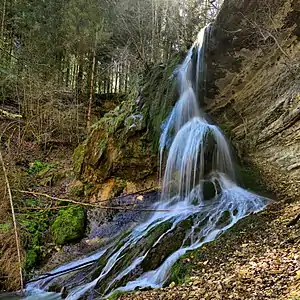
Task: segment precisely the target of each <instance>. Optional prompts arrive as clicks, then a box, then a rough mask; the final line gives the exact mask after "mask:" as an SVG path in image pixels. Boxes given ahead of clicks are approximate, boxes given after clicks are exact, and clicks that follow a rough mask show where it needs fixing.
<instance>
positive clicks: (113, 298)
mask: <svg viewBox="0 0 300 300" xmlns="http://www.w3.org/2000/svg"><path fill="white" fill-rule="evenodd" d="M126 294H127V293H125V292H121V291H116V292H114V293H113V294H112V295H111V296H109V297H108V298H107V300H118V299H119V298H120V297H121V296H124V295H126Z"/></svg>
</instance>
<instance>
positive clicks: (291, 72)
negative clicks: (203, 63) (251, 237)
mask: <svg viewBox="0 0 300 300" xmlns="http://www.w3.org/2000/svg"><path fill="white" fill-rule="evenodd" d="M211 34H212V36H211V37H212V39H211V43H210V46H209V51H208V67H207V69H208V75H207V85H208V87H207V98H206V109H207V111H208V112H209V114H210V115H211V116H212V118H213V119H214V120H215V121H216V122H217V123H218V124H219V125H220V126H221V127H222V129H223V130H224V131H225V132H226V133H227V134H229V135H230V138H231V140H232V142H233V144H234V145H235V147H236V148H237V150H238V152H239V155H240V156H241V157H245V156H246V155H247V157H248V158H249V160H250V161H251V162H252V163H253V164H255V165H256V166H257V168H258V169H259V170H261V172H262V173H263V177H264V178H265V182H266V183H267V184H268V186H269V188H270V189H272V190H273V191H275V192H277V193H278V194H279V195H285V196H288V197H291V198H296V197H298V196H299V195H300V43H299V39H300V3H299V1H298V0H274V1H266V0H265V1H256V0H244V1H240V0H228V1H227V2H226V1H225V3H224V6H223V9H222V11H221V12H220V14H219V16H218V18H217V20H216V22H215V24H214V25H213V28H212V32H211Z"/></svg>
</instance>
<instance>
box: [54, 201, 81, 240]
mask: <svg viewBox="0 0 300 300" xmlns="http://www.w3.org/2000/svg"><path fill="white" fill-rule="evenodd" d="M85 225H86V215H85V211H84V209H83V208H81V207H79V206H73V207H70V208H67V209H65V210H62V211H60V213H59V215H58V216H57V217H56V219H55V221H54V223H53V224H52V226H51V230H52V234H53V238H54V241H55V243H56V244H57V245H64V244H66V243H70V242H74V241H78V240H80V239H81V238H82V237H83V235H84V231H85Z"/></svg>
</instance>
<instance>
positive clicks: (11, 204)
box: [0, 149, 24, 292]
mask: <svg viewBox="0 0 300 300" xmlns="http://www.w3.org/2000/svg"><path fill="white" fill-rule="evenodd" d="M0 163H1V165H2V170H3V173H4V179H5V184H6V188H7V192H8V197H9V202H10V207H11V214H12V219H13V224H14V231H15V239H16V249H17V254H18V263H19V269H20V289H21V291H22V292H23V288H24V282H23V272H22V258H21V250H20V249H21V248H20V240H19V235H18V227H17V220H16V215H15V209H14V203H13V198H12V194H11V189H10V185H9V181H8V177H7V172H6V168H5V164H4V160H3V157H2V152H1V149H0Z"/></svg>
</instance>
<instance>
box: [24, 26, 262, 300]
mask: <svg viewBox="0 0 300 300" xmlns="http://www.w3.org/2000/svg"><path fill="white" fill-rule="evenodd" d="M208 33H209V26H208V27H206V28H204V29H202V30H201V32H200V33H199V35H198V38H197V40H196V42H195V43H194V45H193V46H192V48H191V49H190V51H189V52H188V55H187V57H186V58H185V60H184V62H183V63H182V65H181V66H179V68H178V69H177V70H176V77H177V80H178V87H179V92H180V97H179V99H178V101H177V103H176V105H175V106H174V108H173V110H172V111H171V112H170V114H169V116H168V118H167V119H166V120H165V122H164V123H163V125H162V133H161V138H160V162H161V170H162V169H163V166H164V167H165V168H164V169H165V171H164V175H163V176H162V193H161V198H160V200H159V201H158V202H157V203H155V204H153V207H152V208H153V209H155V210H156V212H155V213H153V214H152V215H151V216H149V218H148V219H146V220H145V221H144V222H142V223H140V224H139V225H137V226H136V227H134V228H133V229H132V230H130V231H128V232H126V233H125V234H123V235H121V236H119V237H117V238H116V239H115V240H114V242H112V243H110V244H108V245H106V246H104V248H103V249H100V250H99V251H98V252H96V253H94V254H92V255H91V256H89V257H85V258H82V259H80V260H77V261H75V262H71V263H69V264H66V265H64V266H62V267H59V268H58V269H56V270H53V271H52V272H51V273H50V276H49V275H48V276H47V277H46V278H42V277H41V278H40V279H38V280H37V281H35V282H33V283H30V284H28V285H27V287H26V291H27V292H28V295H29V296H28V299H42V298H43V297H45V298H47V296H49V297H53V293H50V294H49V290H53V287H54V286H59V287H64V288H65V289H66V290H67V292H68V296H67V298H66V299H72V300H76V299H81V298H84V299H102V298H105V297H107V296H108V295H111V294H112V293H113V292H115V291H129V290H133V289H135V288H145V287H152V288H157V287H161V286H162V285H163V284H164V282H165V281H166V280H167V279H168V276H169V274H170V270H171V267H172V266H173V264H174V263H175V262H176V261H177V260H178V259H179V258H180V256H182V255H183V254H184V253H186V252H187V251H189V250H193V249H196V248H199V247H201V245H203V244H204V243H207V242H210V241H213V240H214V239H215V238H216V237H218V235H220V234H221V233H222V232H224V231H226V230H227V229H228V228H230V227H231V226H233V225H234V224H235V223H236V222H237V221H238V220H240V219H241V218H244V217H246V216H247V215H249V214H251V213H254V212H258V211H260V210H262V209H263V208H264V206H265V204H266V202H267V200H266V199H264V198H262V197H260V196H258V195H256V194H253V193H250V192H248V191H246V190H244V189H242V188H241V187H239V186H238V185H237V184H236V183H235V172H234V167H233V162H232V157H231V152H230V148H229V145H228V143H227V141H226V139H225V137H224V136H223V134H222V132H221V131H220V129H219V128H218V127H217V126H215V125H213V124H210V123H209V121H208V120H207V119H206V117H205V114H204V112H203V111H202V110H201V108H200V107H199V93H201V84H202V82H203V81H204V80H205V57H204V53H205V51H204V47H205V41H206V39H207V36H208ZM161 173H162V172H161ZM74 266H77V268H74ZM55 295H57V297H58V298H57V299H60V298H59V297H60V296H59V294H55ZM49 299H50V298H49ZM51 299H53V298H51Z"/></svg>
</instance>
